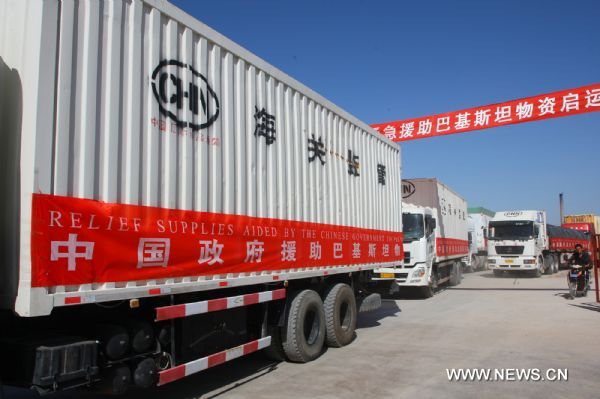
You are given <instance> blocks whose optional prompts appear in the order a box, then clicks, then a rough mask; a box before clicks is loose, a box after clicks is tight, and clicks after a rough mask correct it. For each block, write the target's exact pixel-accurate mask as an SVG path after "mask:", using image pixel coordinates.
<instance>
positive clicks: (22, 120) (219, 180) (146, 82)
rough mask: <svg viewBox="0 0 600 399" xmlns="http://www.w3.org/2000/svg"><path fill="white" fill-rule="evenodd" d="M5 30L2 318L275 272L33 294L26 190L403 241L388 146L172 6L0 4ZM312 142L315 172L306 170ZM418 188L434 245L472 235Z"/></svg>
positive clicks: (133, 1) (76, 0) (422, 184)
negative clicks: (433, 221) (437, 214)
mask: <svg viewBox="0 0 600 399" xmlns="http://www.w3.org/2000/svg"><path fill="white" fill-rule="evenodd" d="M0 20H1V26H0V57H1V64H2V65H1V68H2V71H1V73H2V76H1V79H0V82H1V83H0V84H1V85H2V90H3V96H2V99H0V102H1V104H0V108H1V109H2V111H0V112H2V113H3V114H2V120H3V124H4V126H5V127H7V129H8V130H7V131H5V132H4V133H3V135H4V136H5V137H3V140H4V145H3V146H2V148H0V153H1V156H0V158H2V159H5V160H6V164H7V165H8V166H7V170H6V173H4V172H3V173H2V176H1V180H0V187H1V188H2V190H3V192H6V193H7V195H6V196H5V197H4V195H3V197H4V198H2V220H3V227H2V229H3V230H2V231H3V236H2V243H1V244H0V245H1V246H2V247H1V250H2V266H1V268H0V271H1V273H2V276H1V277H0V289H1V290H2V292H3V297H2V298H3V301H2V306H3V307H5V308H12V307H13V306H14V309H15V310H16V311H17V312H18V313H19V314H20V315H28V316H31V315H41V314H48V313H50V311H51V309H52V308H53V307H54V306H62V305H64V304H65V297H67V296H68V295H71V294H72V293H78V295H80V297H81V298H83V299H82V302H100V301H108V300H116V299H126V298H134V297H136V298H137V297H141V296H144V295H146V294H145V293H146V292H147V291H148V287H155V286H156V287H160V288H161V290H162V291H161V293H163V294H164V293H178V292H187V291H194V290H206V289H213V288H216V287H219V284H218V283H219V281H223V280H226V281H228V282H229V286H232V285H245V284H254V283H260V282H265V281H269V279H268V276H269V275H270V274H272V273H273V272H272V271H261V270H256V271H254V272H253V273H249V274H244V273H240V274H228V275H227V276H223V275H221V276H219V275H217V276H203V277H193V276H192V277H177V278H170V279H160V280H152V281H141V280H138V281H128V282H125V283H123V284H114V283H113V284H111V283H102V284H73V285H65V286H54V287H47V288H32V287H31V278H32V277H31V263H32V259H31V257H32V253H31V250H30V239H31V233H32V232H31V227H30V226H31V224H32V215H31V213H32V194H33V193H41V194H51V195H56V196H68V197H75V198H84V199H91V200H100V201H104V202H107V203H118V204H132V205H143V206H153V207H160V208H170V209H180V210H192V211H206V212H214V213H223V214H234V215H248V216H256V217H265V218H278V219H286V220H294V221H307V222H316V223H327V224H333V225H342V226H351V227H359V228H368V229H377V230H384V231H392V232H400V231H401V230H402V226H401V219H402V218H401V215H402V212H401V201H402V195H401V184H400V182H401V175H400V172H401V167H400V153H399V148H398V146H397V145H395V144H394V143H393V142H391V141H390V140H388V139H386V138H385V137H383V136H382V135H380V134H378V133H377V132H375V131H374V130H373V129H371V128H370V127H369V126H368V125H366V124H365V123H363V122H361V121H359V120H357V119H356V118H355V117H353V116H351V115H349V114H348V113H346V112H345V111H343V110H341V109H340V108H338V107H337V106H335V105H334V104H332V103H331V102H329V101H327V100H326V99H324V98H323V97H321V96H320V95H319V94H317V93H316V92H314V91H312V90H310V89H308V88H307V87H305V86H303V85H302V84H300V83H299V82H297V81H296V80H294V79H292V78H291V77H289V76H287V75H286V74H284V73H283V72H281V71H279V70H278V69H276V68H274V67H273V66H271V65H269V64H267V63H266V62H265V61H263V60H261V59H260V58H258V57H257V56H255V55H253V54H251V53H249V52H248V51H247V50H245V49H243V48H242V47H240V46H238V45H237V44H235V43H233V42H232V41H230V40H228V39H227V38H225V37H224V36H222V35H220V34H219V33H217V32H215V31H214V30H212V29H210V28H209V27H207V26H206V25H204V24H202V23H200V22H199V21H197V20H195V19H194V18H192V17H191V16H189V15H188V14H186V13H184V12H183V11H181V10H180V9H178V8H176V7H174V6H173V5H171V4H169V3H168V2H166V1H160V0H144V1H142V0H114V1H98V0H86V1H83V0H62V1H58V0H27V1H23V0H2V1H0ZM17 38H18V40H16V39H17ZM261 123H262V124H263V125H266V127H265V126H261ZM313 136H314V138H315V139H319V138H320V139H322V142H323V144H324V148H325V149H326V152H325V153H324V154H323V157H326V160H325V161H326V162H325V163H324V164H321V162H319V159H318V158H317V159H316V160H314V161H313V162H309V161H308V159H309V156H310V154H309V153H308V151H309V149H308V145H307V143H308V141H309V139H311V138H312V137H313ZM269 140H272V141H271V142H269ZM349 151H352V152H353V153H352V154H349ZM350 155H356V156H358V157H359V158H356V159H354V160H356V161H357V164H356V165H355V166H357V171H358V172H359V174H360V176H353V175H351V174H349V173H348V170H349V166H351V165H349V162H348V159H350V158H349V156H350ZM378 164H382V165H385V172H386V176H385V181H386V185H384V186H382V185H381V184H379V183H378V178H380V177H381V176H380V174H378ZM413 182H414V183H415V185H416V186H417V191H416V192H415V195H414V197H413V198H410V199H409V202H411V201H414V200H416V199H418V201H423V202H424V203H423V205H427V206H435V207H440V208H441V210H442V217H441V220H440V226H441V229H442V232H443V233H444V235H445V236H448V237H455V238H463V237H464V239H465V240H466V234H467V232H466V205H465V202H464V200H462V199H461V198H459V197H458V196H456V195H455V194H454V193H453V192H452V191H450V190H448V189H447V188H446V187H445V186H443V185H441V184H438V183H436V182H435V180H422V181H421V180H413ZM440 201H442V202H440ZM17 210H19V211H17ZM456 212H459V213H458V214H457V213H456ZM463 222H464V223H463ZM33 256H35V254H33ZM385 264H386V263H376V264H365V265H362V267H363V268H375V267H380V266H383V265H385ZM352 266H356V267H358V266H360V265H352ZM348 270H354V269H348V268H346V270H344V268H340V267H337V268H334V269H332V272H346V271H348ZM359 270H360V269H359ZM363 270H364V269H363ZM279 272H280V273H282V279H291V278H300V277H307V276H310V273H311V272H312V271H311V270H310V269H303V270H301V269H298V270H281V271H279ZM15 295H16V298H17V299H16V304H14V305H13V301H14V298H15Z"/></svg>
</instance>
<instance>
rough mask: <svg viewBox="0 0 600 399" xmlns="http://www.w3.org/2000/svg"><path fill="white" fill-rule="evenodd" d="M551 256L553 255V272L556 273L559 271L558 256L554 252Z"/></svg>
mask: <svg viewBox="0 0 600 399" xmlns="http://www.w3.org/2000/svg"><path fill="white" fill-rule="evenodd" d="M553 257H554V273H558V272H559V271H560V257H559V256H558V255H556V254H554V255H553Z"/></svg>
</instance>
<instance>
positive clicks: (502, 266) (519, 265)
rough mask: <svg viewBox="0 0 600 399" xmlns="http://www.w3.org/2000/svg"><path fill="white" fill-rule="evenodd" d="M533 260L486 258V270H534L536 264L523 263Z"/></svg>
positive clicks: (499, 257)
mask: <svg viewBox="0 0 600 399" xmlns="http://www.w3.org/2000/svg"><path fill="white" fill-rule="evenodd" d="M530 259H533V260H534V261H535V258H533V257H516V258H515V257H510V258H509V257H503V256H489V257H488V268H489V269H490V270H509V271H510V270H512V271H519V270H535V269H536V268H537V264H536V263H525V261H526V260H528V261H529V260H530Z"/></svg>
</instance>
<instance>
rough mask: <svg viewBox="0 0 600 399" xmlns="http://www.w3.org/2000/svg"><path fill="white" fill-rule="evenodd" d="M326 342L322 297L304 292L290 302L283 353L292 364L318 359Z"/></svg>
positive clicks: (314, 293)
mask: <svg viewBox="0 0 600 399" xmlns="http://www.w3.org/2000/svg"><path fill="white" fill-rule="evenodd" d="M324 342H325V312H324V311H323V302H322V301H321V297H319V294H317V293H316V292H315V291H313V290H303V291H300V293H298V295H296V297H295V298H294V299H292V301H291V302H290V305H289V311H288V314H287V320H286V328H285V334H284V341H283V351H284V352H285V355H286V356H287V358H288V359H289V360H290V361H292V362H298V363H306V362H310V361H311V360H314V359H316V358H317V357H319V355H320V354H321V351H322V350H323V343H324Z"/></svg>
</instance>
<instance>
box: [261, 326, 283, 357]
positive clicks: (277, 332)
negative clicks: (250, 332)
mask: <svg viewBox="0 0 600 399" xmlns="http://www.w3.org/2000/svg"><path fill="white" fill-rule="evenodd" d="M268 332H269V335H270V336H271V345H269V346H267V347H266V348H265V349H264V350H263V355H265V357H266V358H267V359H269V360H273V361H275V362H283V361H285V360H286V357H285V352H284V351H283V343H282V342H281V327H279V326H270V327H269V328H268Z"/></svg>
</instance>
